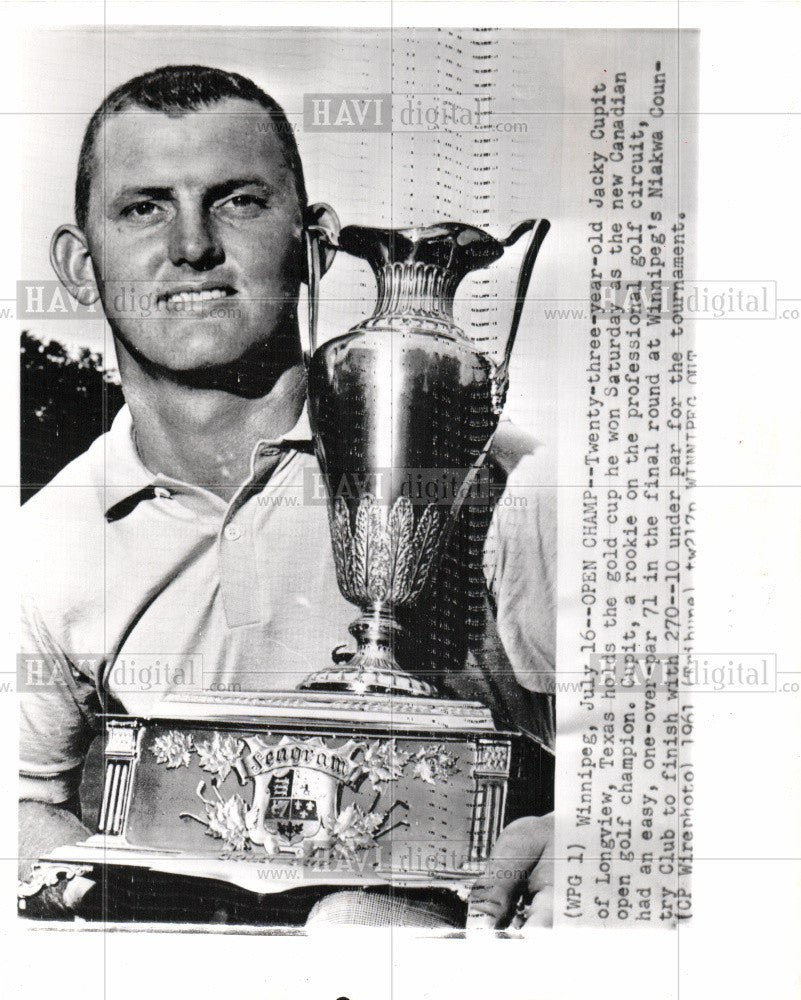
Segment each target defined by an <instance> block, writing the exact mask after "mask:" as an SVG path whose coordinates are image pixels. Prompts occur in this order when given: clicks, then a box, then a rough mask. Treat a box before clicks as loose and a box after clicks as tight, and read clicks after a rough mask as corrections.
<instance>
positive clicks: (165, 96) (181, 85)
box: [75, 66, 306, 229]
mask: <svg viewBox="0 0 801 1000" xmlns="http://www.w3.org/2000/svg"><path fill="white" fill-rule="evenodd" d="M230 97H238V98H241V99H242V100H245V101H253V102H254V103H255V104H258V105H260V106H261V107H262V108H264V110H265V111H266V112H267V114H268V115H269V117H270V119H271V121H272V123H273V126H274V130H275V134H276V136H277V138H278V141H279V142H280V144H281V149H282V150H283V153H284V156H285V157H286V161H287V165H288V166H289V168H290V170H291V171H292V174H293V175H294V177H295V185H296V187H297V191H298V198H299V200H300V207H301V209H305V207H306V184H305V182H304V180H303V166H302V164H301V162H300V153H299V152H298V146H297V143H296V142H295V135H294V132H293V131H292V126H291V125H290V124H289V122H288V120H287V117H286V115H285V114H284V110H283V108H282V107H281V105H280V104H278V102H277V101H274V100H273V98H272V97H270V96H269V94H265V93H264V91H263V90H261V89H260V88H259V87H257V86H256V84H255V83H254V82H253V81H252V80H249V79H248V78H247V77H246V76H240V74H239V73H228V72H226V71H225V70H221V69H213V68H212V67H210V66H161V67H159V68H158V69H154V70H151V71H150V72H149V73H143V74H142V75H141V76H137V77H134V78H133V79H132V80H128V82H127V83H123V84H122V85H121V86H120V87H117V89H116V90H113V91H112V92H111V93H110V94H109V95H108V97H106V99H105V100H104V101H103V103H102V104H101V105H100V107H99V108H98V109H97V111H95V113H94V114H93V115H92V118H91V120H90V122H89V124H88V125H87V127H86V132H85V134H84V137H83V143H82V144H81V154H80V157H79V159H78V178H77V180H76V182H75V221H76V222H77V223H78V225H79V226H80V228H81V229H84V228H85V226H86V218H87V215H88V213H89V192H90V188H91V185H92V174H93V172H94V162H93V161H94V151H95V143H96V140H97V134H98V132H99V131H100V126H101V125H102V124H103V122H104V121H105V119H106V118H109V117H111V116H112V115H116V114H119V112H121V111H124V110H125V109H126V108H131V107H134V108H137V107H138V108H147V109H149V110H152V111H162V112H164V113H165V114H174V115H180V114H185V113H186V112H189V111H197V110H198V109H199V108H201V107H208V106H209V105H212V104H216V103H217V102H219V101H223V100H226V99H227V98H230Z"/></svg>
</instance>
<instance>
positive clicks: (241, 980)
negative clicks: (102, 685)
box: [0, 0, 801, 1000]
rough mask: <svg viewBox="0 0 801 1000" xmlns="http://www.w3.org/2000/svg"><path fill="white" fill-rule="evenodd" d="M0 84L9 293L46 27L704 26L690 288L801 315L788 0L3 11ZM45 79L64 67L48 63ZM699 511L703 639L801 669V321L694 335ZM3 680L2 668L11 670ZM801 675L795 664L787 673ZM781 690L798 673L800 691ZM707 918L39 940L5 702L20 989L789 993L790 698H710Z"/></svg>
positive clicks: (701, 707) (9, 475)
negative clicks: (485, 930)
mask: <svg viewBox="0 0 801 1000" xmlns="http://www.w3.org/2000/svg"><path fill="white" fill-rule="evenodd" d="M0 14H2V16H3V19H4V22H5V23H4V25H3V30H2V39H1V40H0V41H2V48H3V51H2V52H0V67H2V71H3V74H4V80H3V84H4V85H3V87H2V88H0V95H1V96H0V112H2V113H3V126H4V132H3V134H4V138H5V149H4V154H5V155H4V157H3V192H4V198H3V212H4V219H3V229H2V232H3V237H4V238H3V240H2V243H1V244H0V251H1V252H2V255H3V267H2V268H0V289H2V292H1V294H0V297H13V295H14V290H13V285H14V281H15V280H16V278H17V276H18V274H19V263H18V262H19V254H20V245H19V238H18V234H19V226H20V223H19V212H18V208H19V205H20V195H19V191H20V182H21V178H20V176H19V169H18V166H17V157H16V150H18V149H19V148H20V141H21V140H20V135H21V134H20V127H21V121H20V116H19V115H17V114H15V113H14V112H16V111H18V110H19V109H20V108H21V107H23V106H24V104H23V102H22V99H21V94H20V89H21V88H20V82H21V79H22V76H21V68H20V64H19V58H20V56H19V49H18V44H19V43H18V38H17V36H16V34H15V32H16V30H17V29H18V28H21V27H22V26H24V25H28V26H31V25H35V24H36V23H39V24H41V25H43V26H45V25H50V24H52V23H54V22H59V23H74V24H102V23H103V21H104V18H105V20H106V23H108V24H112V23H120V22H122V23H132V24H141V23H150V22H152V23H164V24H176V23H208V24H222V23H224V24H226V25H228V24H233V23H253V24H261V25H263V24H302V23H309V24H339V25H347V24H352V25H354V26H364V25H376V26H384V27H386V26H391V25H392V24H394V25H395V26H400V25H403V24H420V25H423V24H426V25H443V24H453V25H466V24H492V25H493V26H499V25H501V26H503V25H510V26H511V25H519V26H525V27H571V26H573V27H592V26H597V27H607V28H608V27H635V26H636V27H660V28H676V27H677V26H679V25H680V26H681V27H698V28H700V29H701V31H702V39H701V107H702V115H701V118H700V142H701V148H700V157H701V177H700V192H699V205H700V226H701V234H700V235H701V240H700V253H699V267H698V274H699V277H702V278H706V279H710V280H711V279H721V280H737V279H754V280H766V279H768V280H775V281H776V282H777V284H778V293H779V297H780V298H784V299H792V298H795V299H796V300H799V301H796V302H795V303H792V302H789V303H780V309H781V308H794V307H796V308H798V309H801V277H799V274H798V258H799V253H798V247H797V239H798V236H797V234H798V233H799V231H801V227H800V226H799V221H801V220H800V219H799V215H801V199H799V195H798V179H797V178H798V163H799V152H800V151H801V150H799V145H800V144H799V128H798V122H799V117H798V116H799V114H800V113H801V62H800V61H799V59H798V52H797V50H798V38H799V37H801V7H799V6H798V5H796V4H789V3H781V4H771V3H764V2H760V3H725V2H724V3H716V2H710V3H665V4H663V3H659V2H654V3H651V2H640V3H620V4H618V3H614V2H609V3H572V4H561V3H551V2H544V3H525V2H509V0H505V2H498V3H491V2H483V3H481V4H478V3H453V2H451V3H436V2H427V3H425V4H423V3H394V4H392V5H390V4H389V3H383V2H379V0H373V2H371V3H366V4H365V3H361V2H360V0H346V2H343V3H333V2H332V3H296V4H285V3H280V2H275V0H274V2H266V3H261V2H251V3H242V4H239V3H227V4H224V5H223V4H221V3H217V2H206V3H174V4H161V3H156V2H144V0H140V2H139V3H134V4H116V3H108V4H103V3H99V2H98V3H84V4H72V3H69V2H59V3H53V2H47V0H45V2H35V3H27V4H24V3H19V4H18V3H13V2H12V3H5V4H3V5H2V8H0ZM48 76H49V77H50V78H51V79H52V81H53V87H54V89H55V88H57V87H58V76H57V72H52V75H51V71H50V70H48ZM3 334H4V336H3V339H2V341H0V350H2V352H3V371H4V379H5V381H4V383H3V388H4V392H3V393H2V395H1V396H0V400H2V403H1V405H2V407H3V411H2V418H3V420H2V427H3V430H4V433H3V443H4V445H5V446H6V447H5V448H4V449H3V470H2V479H1V480H0V483H1V484H2V486H3V489H2V490H0V503H2V504H3V509H2V518H1V521H0V523H2V524H3V525H4V526H5V527H6V529H7V535H6V539H5V544H4V546H3V551H4V554H6V555H7V559H6V560H5V562H6V567H7V568H6V572H5V573H4V580H3V588H4V589H3V594H2V601H0V607H1V608H2V620H1V621H0V627H2V632H0V634H1V635H2V639H3V643H4V649H5V657H4V661H3V667H2V669H3V670H13V651H14V650H15V649H16V635H15V632H16V616H17V606H18V605H17V596H16V587H15V577H14V572H13V561H14V559H15V558H16V559H23V558H24V555H25V545H24V539H20V538H17V537H15V536H16V532H15V516H16V509H17V503H18V491H17V482H18V473H17V468H18V465H17V457H18V456H17V455H16V453H15V452H16V448H17V433H18V431H17V427H18V422H17V405H18V399H17V393H18V387H17V349H18V335H19V326H18V323H17V322H16V320H6V321H3ZM696 342H697V348H698V352H699V360H700V373H701V385H700V392H699V397H700V403H701V406H700V408H699V424H700V435H699V446H700V447H699V463H698V467H699V483H701V484H702V485H701V486H700V487H699V489H698V490H697V500H698V503H699V506H700V509H701V517H702V520H701V522H700V529H699V569H698V572H697V575H696V585H697V588H698V606H699V607H700V608H701V612H700V618H699V627H698V633H697V641H696V646H697V648H698V649H699V650H709V651H717V652H751V653H756V652H760V651H764V652H767V653H776V654H777V655H778V664H779V670H780V671H798V670H800V669H801V666H799V662H800V659H801V658H800V657H799V620H800V619H801V616H799V607H801V587H800V586H799V581H800V579H801V574H800V573H799V565H801V517H799V513H801V503H800V502H799V500H800V499H801V496H800V493H801V486H800V485H799V484H800V483H801V475H800V474H799V473H800V472H801V468H800V466H801V457H800V456H801V440H800V438H801V432H800V430H799V425H800V424H801V422H800V421H799V402H798V399H799V392H798V385H797V383H798V372H799V369H800V368H801V365H799V361H800V360H801V346H799V345H801V322H799V321H798V320H795V321H791V320H785V321H782V320H765V321H759V322H756V323H750V322H743V321H739V322H726V321H725V320H721V321H704V322H699V323H698V324H697V327H696ZM4 676H10V675H4ZM796 677H797V679H798V680H799V681H801V673H799V674H797V675H796ZM786 680H792V678H791V677H787V678H786ZM697 705H698V711H697V729H696V733H697V739H698V744H697V754H696V760H697V764H698V768H697V775H696V779H697V786H696V787H697V797H696V808H697V811H696V820H697V824H698V831H697V832H698V836H697V839H696V844H695V847H696V869H695V878H694V891H695V909H696V914H697V915H696V918H695V920H694V921H693V922H692V923H691V924H690V925H688V926H685V927H682V928H681V929H680V931H679V932H678V933H668V932H658V931H654V932H644V933H639V934H636V935H634V934H632V933H631V932H627V931H620V932H618V931H603V932H600V931H599V932H589V931H588V932H581V933H579V932H575V931H573V932H570V931H564V932H542V933H540V934H538V935H536V936H534V937H533V938H532V939H530V940H527V941H493V940H484V939H481V938H479V939H470V940H468V941H458V940H457V941H420V940H414V939H412V938H410V937H409V936H408V935H407V934H404V933H401V932H399V931H395V932H393V933H390V932H373V933H371V934H366V933H359V934H358V935H356V934H355V933H354V932H352V931H349V932H340V933H339V934H333V933H330V934H329V936H325V937H322V936H319V935H317V936H315V937H313V938H310V939H302V938H282V939H277V938H266V937H258V938H244V937H231V936H226V937H224V938H223V937H214V938H210V937H208V936H206V935H192V936H185V935H165V936H161V937H154V936H150V935H143V934H139V933H137V934H117V935H111V934H104V933H102V932H100V933H98V932H95V933H84V934H74V933H70V932H58V933H55V932H31V931H25V930H23V929H22V928H20V927H19V926H18V925H17V923H16V921H15V917H14V910H13V900H14V896H15V891H14V890H15V875H16V860H15V839H16V818H15V805H14V797H15V796H14V792H15V778H14V772H15V767H16V758H17V749H16V703H15V699H14V697H13V696H12V695H8V694H4V695H2V696H1V697H0V712H2V722H3V725H2V726H0V740H1V741H2V743H1V744H0V761H2V768H3V770H2V779H3V780H2V788H3V790H4V791H3V800H2V808H3V813H2V817H3V823H2V824H0V829H1V835H2V852H1V853H0V857H2V859H3V861H2V865H0V900H2V904H1V905H0V913H2V920H3V931H4V937H5V942H6V948H5V960H4V968H3V979H4V981H5V983H4V985H5V990H6V993H7V995H9V996H25V997H32V996H39V995H45V994H55V995H58V996H59V997H70V998H71V997H73V996H74V997H81V998H87V997H88V998H92V1000H94V998H96V997H97V998H100V997H106V996H108V997H111V998H114V1000H117V998H121V1000H123V998H128V997H141V996H143V995H148V994H150V995H153V996H154V997H167V996H170V995H172V994H178V993H180V995H182V996H200V995H202V996H223V995H225V996H226V997H228V996H238V995H241V994H246V995H247V996H248V997H249V998H252V1000H255V998H262V997H265V998H272V997H280V998H284V997H286V998H292V1000H296V998H301V997H304V998H305V997H309V998H315V1000H329V998H330V1000H336V998H338V997H341V996H346V997H349V998H350V1000H368V998H369V1000H382V998H384V997H391V996H392V997H398V998H403V1000H406V998H410V1000H412V998H414V1000H417V998H424V997H425V998H429V997H430V998H431V1000H446V998H450V997H454V998H456V997H459V998H462V1000H472V998H479V997H481V998H485V997H492V998H494V997H499V998H502V997H503V998H509V1000H528V998H532V1000H534V998H543V1000H550V998H557V997H576V998H579V997H580V998H586V997H591V996H600V997H615V998H616V1000H623V998H628V997H632V998H633V997H637V998H640V997H642V996H643V995H648V996H651V997H654V998H663V997H664V998H673V997H677V998H678V997H681V998H688V1000H689V998H696V997H698V998H701V997H706V996H708V995H710V994H712V995H715V996H725V997H728V998H732V997H739V996H743V997H745V996H752V995H754V994H756V995H759V996H763V997H766V998H771V1000H783V998H785V997H787V998H790V997H796V996H798V994H799V989H800V988H801V987H800V986H799V978H798V977H799V967H800V962H799V955H798V951H799V949H798V941H799V938H800V937H801V935H800V934H799V931H800V930H801V921H800V920H799V899H800V898H801V891H800V890H801V858H800V856H801V851H800V850H799V841H800V840H801V809H800V808H799V801H800V797H799V795H798V789H799V787H801V780H800V779H801V767H800V766H799V732H801V727H799V714H801V698H799V696H798V695H796V696H795V697H793V696H791V695H789V694H785V695H770V694H758V695H754V696H751V695H746V694H729V695H725V694H717V695H705V696H699V697H698V699H697Z"/></svg>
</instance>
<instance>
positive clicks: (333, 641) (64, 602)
mask: <svg viewBox="0 0 801 1000" xmlns="http://www.w3.org/2000/svg"><path fill="white" fill-rule="evenodd" d="M310 438H311V435H310V431H309V427H308V422H307V419H306V416H305V414H304V415H303V417H302V418H301V421H300V422H299V424H298V425H297V426H296V427H295V428H294V429H293V430H292V431H291V432H290V433H289V434H287V435H284V437H283V438H281V439H280V440H278V441H272V442H260V443H259V444H258V445H257V446H256V448H255V449H254V453H253V456H252V461H251V476H250V477H249V478H248V480H247V482H246V483H245V484H243V486H242V487H241V488H240V490H239V491H238V493H237V494H236V496H235V497H234V498H233V499H232V500H231V502H230V503H226V502H225V501H223V500H222V499H220V497H218V496H216V495H215V494H214V493H212V492H210V491H209V490H207V489H204V488H203V487H200V486H192V485H188V484H186V483H182V482H179V481H177V480H174V479H171V478H169V477H167V476H164V475H154V474H153V473H151V472H150V471H149V470H148V469H146V468H145V466H144V465H143V464H142V462H141V460H140V459H139V457H138V454H137V451H136V447H135V445H134V441H133V437H132V421H131V415H130V411H129V410H128V408H127V406H126V407H123V409H122V410H121V411H120V413H119V414H118V415H117V417H116V418H115V420H114V422H113V424H112V427H111V429H110V430H109V432H108V433H107V434H104V435H103V436H101V437H100V438H98V439H97V440H96V441H95V442H94V443H93V444H92V446H91V447H90V448H89V449H88V451H86V452H85V453H84V454H83V455H81V456H80V457H79V458H77V459H75V461H73V462H71V463H70V464H69V465H68V466H67V467H66V468H65V469H63V470H62V471H61V472H60V473H59V474H58V475H57V476H56V477H55V479H53V481H52V482H51V483H49V484H48V485H47V486H46V487H44V488H43V489H42V490H41V491H40V492H39V493H37V494H36V496H34V497H33V498H32V499H31V500H30V501H29V502H28V503H26V504H25V505H24V507H23V509H22V530H23V531H24V532H25V535H26V538H27V540H28V544H29V552H30V555H29V558H28V559H27V561H26V565H25V567H24V578H23V591H22V612H23V616H22V650H21V652H22V656H23V661H26V660H27V661H35V663H41V664H43V666H42V667H41V669H40V668H38V667H37V666H34V674H35V671H36V669H40V676H41V677H43V678H44V680H45V681H46V683H42V684H33V685H24V686H23V687H24V689H23V690H22V692H21V694H20V701H21V737H20V758H21V774H22V781H23V788H22V795H23V797H29V798H36V799H41V800H44V801H51V802H61V801H65V800H66V799H68V798H69V797H71V796H72V795H73V794H74V793H75V792H76V790H77V785H78V782H79V780H80V767H81V765H82V762H83V759H84V756H85V753H86V750H87V748H88V744H89V742H90V741H91V738H92V736H93V734H94V732H95V728H94V718H93V708H94V707H95V706H96V704H97V692H98V691H107V692H109V693H110V694H112V695H113V696H114V697H115V698H116V699H117V700H118V701H119V702H120V703H121V704H122V705H123V706H124V708H125V709H126V710H127V711H128V712H130V713H131V714H147V713H148V712H149V711H150V709H151V708H152V707H153V706H154V704H155V702H156V701H157V700H159V699H161V698H162V697H163V696H164V693H165V691H167V690H170V689H172V690H174V691H177V690H181V689H183V690H186V685H187V684H189V685H191V690H198V689H202V690H241V691H268V690H286V689H291V688H294V687H295V686H296V685H297V684H298V683H299V682H300V681H302V680H303V679H304V678H305V677H306V676H307V675H308V674H310V673H312V672H313V671H315V670H319V669H321V668H323V667H325V666H327V665H329V664H330V663H331V651H332V649H333V648H334V647H335V646H338V645H341V644H343V643H348V640H349V634H348V630H347V629H348V625H349V623H350V622H351V621H353V619H354V618H355V617H356V615H357V613H358V612H357V609H356V608H355V607H354V606H353V605H352V604H350V603H349V602H348V601H346V600H345V599H344V598H343V597H342V596H341V594H340V592H339V588H338V586H337V582H336V573H335V569H334V562H333V556H332V553H331V542H330V536H329V530H328V516H327V511H326V507H325V503H324V501H322V499H321V500H320V502H317V503H308V502H305V500H307V499H308V484H309V474H310V471H317V470H318V466H317V461H316V459H315V457H314V455H313V454H312V453H311V448H310ZM536 476H537V470H536V457H535V456H529V457H527V458H524V459H523V460H522V461H521V462H520V463H519V464H518V466H517V468H516V469H515V471H514V473H512V475H511V476H510V480H509V482H508V483H507V488H506V489H507V493H508V492H509V491H511V490H517V491H518V492H520V491H521V490H522V491H523V492H524V493H525V494H526V496H527V503H526V506H525V507H524V508H522V509H521V508H520V507H519V506H507V505H505V504H504V502H503V497H502V498H501V502H500V503H499V505H498V506H497V508H496V511H495V514H494V515H493V521H492V525H491V527H490V533H489V536H488V540H487V546H486V550H487V560H486V566H485V573H486V576H487V581H488V584H489V586H490V589H491V591H492V593H493V596H494V598H495V603H496V607H497V616H498V618H497V620H498V632H499V634H500V637H501V640H502V642H503V646H504V648H505V652H506V656H508V661H506V660H505V659H504V663H505V664H506V666H505V673H506V675H507V676H506V677H505V678H503V679H502V684H501V688H503V691H505V692H506V693H505V694H504V693H503V691H502V692H501V693H500V695H499V693H498V692H499V688H498V685H497V684H496V683H495V680H493V679H492V678H486V679H485V680H486V681H487V682H488V683H485V682H484V680H482V679H481V677H480V676H479V675H480V673H481V671H482V670H484V671H485V672H486V670H488V669H491V668H488V667H487V665H486V664H474V665H473V667H474V672H475V671H476V670H477V671H478V674H476V677H475V678H474V680H475V683H473V684H471V685H468V687H469V690H466V691H465V695H464V696H465V697H468V696H482V692H483V691H484V689H485V688H486V691H487V692H489V691H490V689H491V691H492V693H491V694H487V695H486V697H487V699H488V700H492V699H495V700H496V701H497V699H498V698H499V697H500V698H501V699H506V700H507V701H513V700H514V699H515V692H519V693H520V694H523V693H524V692H525V691H534V692H537V691H548V690H550V688H549V686H548V681H549V680H550V678H551V675H552V672H553V667H554V621H553V619H554V611H553V592H554V583H555V581H554V563H555V558H554V553H555V545H556V538H555V510H554V508H555V503H554V500H553V491H550V490H543V489H541V488H540V486H539V485H538V484H537V483H536ZM304 489H305V490H306V493H304ZM490 659H495V661H496V663H497V657H490ZM509 663H511V666H512V671H510V670H509V666H508V664H509ZM182 664H183V665H184V666H183V667H182ZM189 665H191V667H190V666H189ZM189 669H191V672H192V676H191V677H190V676H188V674H187V671H188V670H189ZM42 671H43V673H42ZM23 673H25V669H23ZM28 673H30V662H28ZM145 678H149V679H150V680H152V682H153V683H152V685H150V686H148V683H145V680H144V679H145ZM496 680H497V679H496ZM510 684H511V687H510ZM490 707H497V706H493V705H492V704H490ZM37 779H38V780H37ZM41 779H47V780H44V781H43V780H41Z"/></svg>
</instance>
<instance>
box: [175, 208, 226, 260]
mask: <svg viewBox="0 0 801 1000" xmlns="http://www.w3.org/2000/svg"><path fill="white" fill-rule="evenodd" d="M170 260H171V262H172V263H173V264H174V265H175V266H176V267H181V266H183V265H188V266H189V267H192V268H194V269H195V270H196V271H210V270H211V269H212V268H213V267H216V266H217V265H218V264H222V262H223V261H224V260H225V253H224V252H223V248H222V245H221V243H220V241H219V239H218V238H217V236H216V234H215V232H214V228H213V226H212V225H211V220H210V219H209V218H208V216H207V214H206V213H205V212H203V211H202V210H199V209H198V210H195V211H182V212H179V213H178V215H177V217H176V220H175V224H174V225H173V228H172V232H171V233H170Z"/></svg>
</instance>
